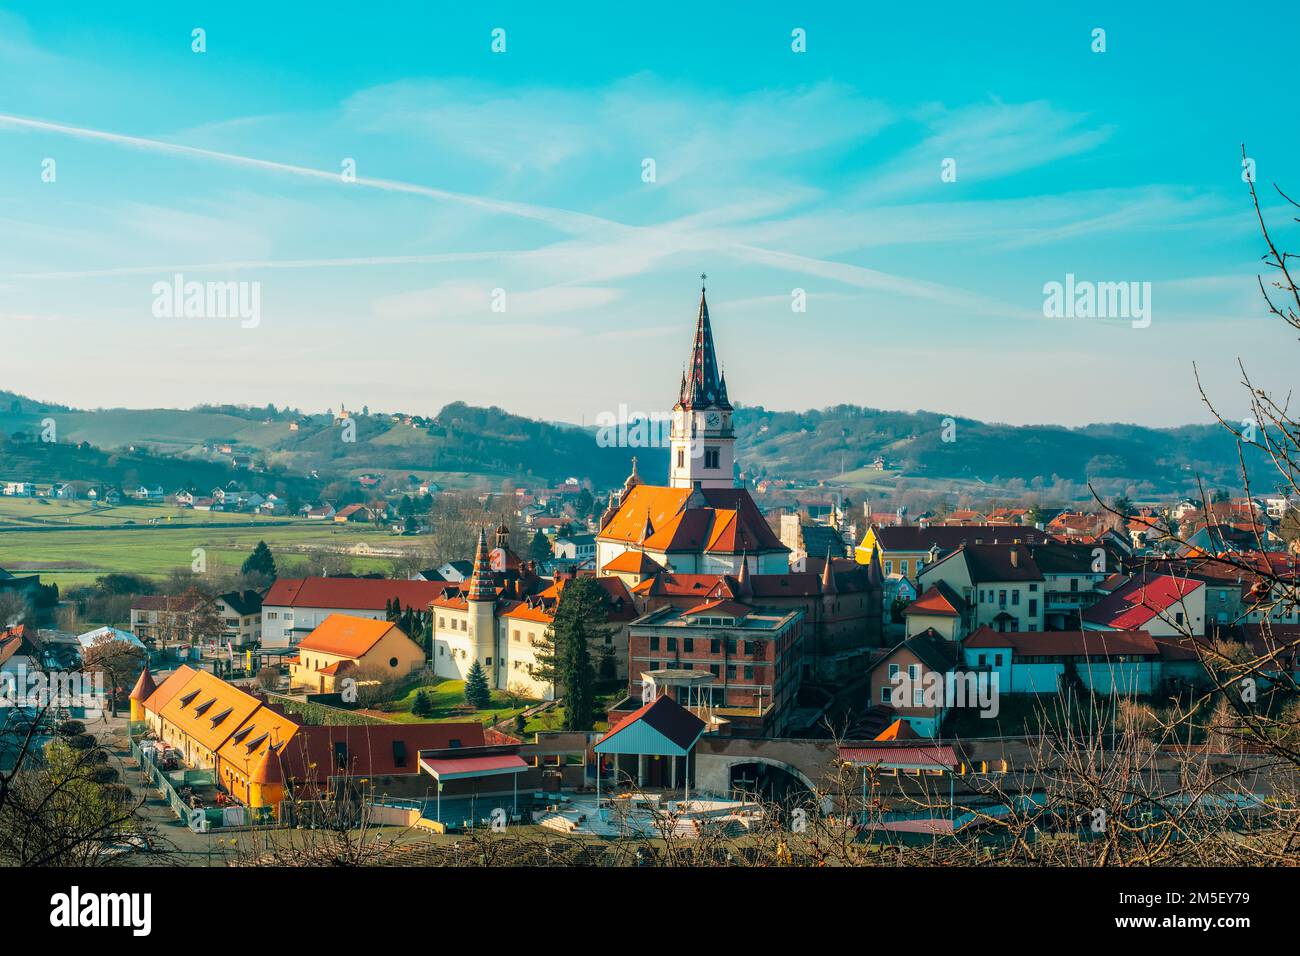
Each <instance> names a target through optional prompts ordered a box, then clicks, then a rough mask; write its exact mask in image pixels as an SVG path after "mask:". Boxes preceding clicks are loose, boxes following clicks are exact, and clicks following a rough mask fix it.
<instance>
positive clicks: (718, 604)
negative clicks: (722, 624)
mask: <svg viewBox="0 0 1300 956" xmlns="http://www.w3.org/2000/svg"><path fill="white" fill-rule="evenodd" d="M753 612H754V609H753V608H752V607H750V606H749V605H748V604H742V603H741V602H740V601H706V602H705V603H703V604H700V605H698V606H696V607H693V608H691V609H690V610H689V611H683V612H682V617H693V616H694V615H696V614H717V615H719V616H721V617H748V616H749V615H750V614H752V613H753Z"/></svg>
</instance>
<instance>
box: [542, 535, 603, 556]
mask: <svg viewBox="0 0 1300 956" xmlns="http://www.w3.org/2000/svg"><path fill="white" fill-rule="evenodd" d="M551 554H552V555H553V556H554V557H556V558H559V559H561V560H566V561H580V562H581V561H587V560H590V559H591V558H594V557H595V556H596V536H595V535H594V534H568V535H560V536H557V537H556V539H555V540H554V541H552V542H551Z"/></svg>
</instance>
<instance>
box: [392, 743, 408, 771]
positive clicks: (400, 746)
mask: <svg viewBox="0 0 1300 956" xmlns="http://www.w3.org/2000/svg"><path fill="white" fill-rule="evenodd" d="M393 766H394V767H405V766H406V743H405V741H401V740H394V741H393Z"/></svg>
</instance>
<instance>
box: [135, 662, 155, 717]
mask: <svg viewBox="0 0 1300 956" xmlns="http://www.w3.org/2000/svg"><path fill="white" fill-rule="evenodd" d="M157 689H158V685H157V684H155V683H154V681H153V675H152V674H150V673H149V664H148V662H146V663H145V665H144V670H142V671H141V672H140V679H139V680H137V681H136V682H135V687H133V688H132V689H131V723H133V724H138V723H141V722H142V721H143V720H144V719H145V712H144V702H145V701H146V700H148V699H149V698H150V697H151V696H152V695H153V692H154V691H156V690H157Z"/></svg>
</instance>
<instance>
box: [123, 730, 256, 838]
mask: <svg viewBox="0 0 1300 956" xmlns="http://www.w3.org/2000/svg"><path fill="white" fill-rule="evenodd" d="M131 756H132V757H134V758H135V759H136V762H137V763H139V764H140V770H141V772H142V773H144V774H145V776H147V777H148V778H149V779H150V780H151V781H152V782H153V785H154V788H155V789H156V790H157V791H158V792H159V793H161V794H162V796H163V799H164V800H166V801H167V804H168V806H170V807H171V808H172V812H173V813H175V814H176V818H177V819H178V820H180V821H181V822H182V823H184V824H185V825H186V826H188V827H190V828H191V829H193V828H195V826H196V820H197V819H202V820H205V821H207V828H208V829H210V830H216V829H219V828H222V827H232V826H233V827H247V826H262V825H273V824H274V823H275V818H274V811H273V808H271V807H243V806H233V807H203V808H202V812H203V816H202V817H201V818H196V817H194V816H193V814H194V812H195V810H197V809H199V808H197V807H192V806H190V804H189V803H188V802H187V801H186V800H185V798H184V797H182V796H181V795H180V793H179V792H178V791H177V789H176V786H177V785H178V784H179V785H180V786H182V787H185V786H190V787H206V786H212V785H213V784H215V783H216V774H215V773H214V772H213V771H211V770H170V771H168V770H163V769H162V768H161V767H159V766H158V765H157V764H156V763H154V762H153V761H152V760H150V759H149V758H148V757H147V756H146V755H145V752H144V750H143V749H142V748H141V747H140V744H139V741H137V740H135V739H134V738H132V740H131ZM228 811H242V812H228Z"/></svg>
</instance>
